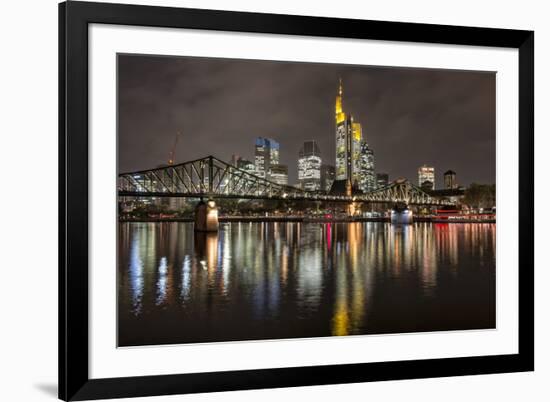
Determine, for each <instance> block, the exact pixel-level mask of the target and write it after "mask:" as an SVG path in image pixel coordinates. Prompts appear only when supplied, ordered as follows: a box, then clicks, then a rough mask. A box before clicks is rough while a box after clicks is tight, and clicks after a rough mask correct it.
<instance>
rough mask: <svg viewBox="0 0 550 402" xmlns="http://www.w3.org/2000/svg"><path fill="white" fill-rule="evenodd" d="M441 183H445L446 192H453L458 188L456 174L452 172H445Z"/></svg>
mask: <svg viewBox="0 0 550 402" xmlns="http://www.w3.org/2000/svg"><path fill="white" fill-rule="evenodd" d="M443 182H444V183H445V188H446V189H448V190H453V189H455V188H457V187H458V185H457V184H456V173H455V172H453V171H452V170H447V171H446V172H445V173H444V174H443Z"/></svg>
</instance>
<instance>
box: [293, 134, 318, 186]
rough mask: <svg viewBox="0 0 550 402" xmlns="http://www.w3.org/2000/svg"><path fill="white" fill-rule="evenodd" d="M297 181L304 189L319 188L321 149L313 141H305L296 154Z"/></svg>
mask: <svg viewBox="0 0 550 402" xmlns="http://www.w3.org/2000/svg"><path fill="white" fill-rule="evenodd" d="M298 183H299V184H300V187H301V188H302V189H304V190H306V191H319V190H320V189H321V151H320V150H319V147H318V146H317V143H316V142H315V141H313V140H312V141H306V142H304V145H303V146H302V148H301V149H300V153H299V155H298Z"/></svg>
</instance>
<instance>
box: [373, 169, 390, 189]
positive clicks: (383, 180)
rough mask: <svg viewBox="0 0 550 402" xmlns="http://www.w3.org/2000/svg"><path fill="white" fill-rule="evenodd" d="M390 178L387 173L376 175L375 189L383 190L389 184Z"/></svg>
mask: <svg viewBox="0 0 550 402" xmlns="http://www.w3.org/2000/svg"><path fill="white" fill-rule="evenodd" d="M389 181H390V178H389V176H388V174H387V173H376V188H383V187H386V186H387V185H388V184H389Z"/></svg>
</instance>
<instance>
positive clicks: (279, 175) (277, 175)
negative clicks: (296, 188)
mask: <svg viewBox="0 0 550 402" xmlns="http://www.w3.org/2000/svg"><path fill="white" fill-rule="evenodd" d="M269 177H270V180H271V181H272V182H274V183H277V184H282V185H283V186H286V185H287V184H288V166H287V165H271V166H270V167H269Z"/></svg>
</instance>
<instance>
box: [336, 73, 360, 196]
mask: <svg viewBox="0 0 550 402" xmlns="http://www.w3.org/2000/svg"><path fill="white" fill-rule="evenodd" d="M343 93H344V91H343V87H342V80H340V85H339V87H338V95H337V96H336V105H335V118H336V166H335V169H336V173H335V180H336V181H344V182H346V185H345V186H344V187H349V185H350V184H351V186H352V187H354V188H358V187H359V186H360V182H361V140H362V129H361V124H360V123H358V122H355V121H354V120H353V116H352V115H350V114H346V113H345V112H344V109H343Z"/></svg>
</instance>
